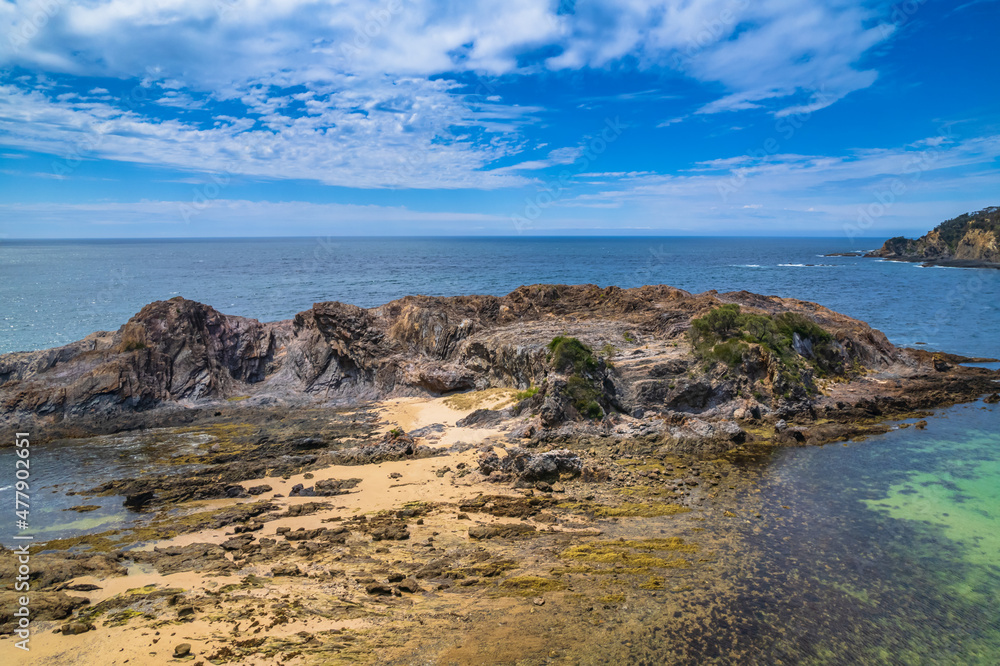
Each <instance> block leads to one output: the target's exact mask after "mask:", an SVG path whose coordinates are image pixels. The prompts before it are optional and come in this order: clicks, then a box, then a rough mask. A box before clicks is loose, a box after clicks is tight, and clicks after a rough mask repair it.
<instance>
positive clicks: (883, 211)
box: [556, 135, 1000, 235]
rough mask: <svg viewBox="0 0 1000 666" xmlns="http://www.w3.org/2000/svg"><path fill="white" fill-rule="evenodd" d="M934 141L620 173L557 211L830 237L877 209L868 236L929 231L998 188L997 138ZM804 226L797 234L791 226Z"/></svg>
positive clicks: (672, 224) (999, 140) (999, 147)
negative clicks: (667, 171) (622, 212)
mask: <svg viewBox="0 0 1000 666" xmlns="http://www.w3.org/2000/svg"><path fill="white" fill-rule="evenodd" d="M941 139H942V138H941V137H931V138H929V139H926V140H923V141H919V142H915V143H914V145H911V146H904V147H900V148H893V149H879V150H864V151H854V152H853V153H852V154H849V155H848V156H845V157H823V156H814V155H792V154H778V155H772V156H770V157H768V158H766V159H763V160H761V159H756V158H752V157H750V156H746V155H743V156H738V157H733V158H722V159H716V160H708V161H704V162H701V163H699V165H698V166H696V167H695V168H693V169H690V170H688V172H687V173H680V174H677V175H662V174H636V175H634V176H627V175H621V176H619V177H618V178H617V179H615V180H614V181H609V182H605V183H602V184H601V185H602V186H603V187H602V189H600V190H599V191H596V192H588V193H585V194H578V195H577V196H574V197H572V198H567V199H566V200H564V201H561V202H558V203H557V204H556V205H557V206H565V207H568V208H573V209H577V210H578V209H580V208H598V209H604V208H609V207H617V208H621V209H628V210H629V213H630V214H629V216H630V218H631V219H637V220H640V221H644V220H645V221H649V220H658V221H659V223H660V224H661V225H662V227H663V228H668V229H677V228H678V227H677V225H680V224H682V223H683V224H688V225H693V228H697V227H698V226H699V225H701V226H703V227H704V229H705V230H711V229H712V228H713V225H716V227H717V226H718V225H721V226H723V227H725V225H726V224H727V223H730V222H734V221H742V222H744V223H750V222H752V224H753V226H754V227H755V228H757V229H759V228H761V227H765V228H770V229H772V230H774V231H775V232H779V231H781V230H782V229H787V230H790V231H806V230H808V225H813V226H815V227H816V228H819V229H826V230H827V231H831V230H832V231H834V232H836V231H839V230H840V228H841V227H842V226H843V225H846V224H853V223H856V221H857V218H858V216H859V214H860V211H863V210H868V209H869V208H872V209H874V210H876V211H879V212H878V215H876V216H875V217H877V218H878V225H877V227H875V228H870V229H869V230H870V232H871V233H869V234H868V235H879V233H880V232H883V231H885V230H886V229H890V230H902V229H914V228H919V227H920V226H921V225H930V226H933V225H934V224H937V223H938V222H940V221H941V220H942V219H946V218H947V217H951V216H954V215H956V214H958V213H961V212H964V211H965V210H974V209H975V208H976V206H977V205H978V206H979V207H983V206H986V205H995V203H992V204H991V203H990V202H989V201H981V198H982V192H988V191H998V190H1000V172H998V171H997V170H996V168H995V164H996V161H997V159H1000V135H994V136H985V137H978V138H974V139H966V140H961V141H959V140H954V139H947V138H946V139H944V140H943V141H942V140H941ZM955 201H958V202H960V203H958V204H955V203H954V202H955ZM980 204H981V205H980ZM956 208H957V209H958V210H956ZM806 213H809V216H808V217H807V218H804V217H802V216H803V215H805V214H806ZM751 216H752V217H751ZM806 220H808V225H807V226H806V227H796V226H795V225H796V224H806ZM781 225H786V226H785V227H782V226H781ZM928 228H929V227H928Z"/></svg>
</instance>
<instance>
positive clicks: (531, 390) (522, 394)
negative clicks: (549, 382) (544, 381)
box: [514, 386, 538, 402]
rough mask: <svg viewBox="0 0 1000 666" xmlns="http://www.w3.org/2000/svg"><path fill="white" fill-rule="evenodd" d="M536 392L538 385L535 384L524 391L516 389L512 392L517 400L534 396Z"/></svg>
mask: <svg viewBox="0 0 1000 666" xmlns="http://www.w3.org/2000/svg"><path fill="white" fill-rule="evenodd" d="M537 393H538V387H537V386H532V387H531V388H529V389H528V390H526V391H518V392H517V393H515V394H514V399H515V400H517V401H518V402H520V401H522V400H527V399H528V398H533V397H535V395H536V394H537Z"/></svg>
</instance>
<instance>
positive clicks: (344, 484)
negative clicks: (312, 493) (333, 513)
mask: <svg viewBox="0 0 1000 666" xmlns="http://www.w3.org/2000/svg"><path fill="white" fill-rule="evenodd" d="M359 483H361V479H357V478H354V479H321V480H319V481H317V482H316V486H315V489H316V494H317V495H319V496H321V497H332V496H334V495H344V494H346V493H347V491H348V490H350V489H351V488H356V487H357V485H358V484H359Z"/></svg>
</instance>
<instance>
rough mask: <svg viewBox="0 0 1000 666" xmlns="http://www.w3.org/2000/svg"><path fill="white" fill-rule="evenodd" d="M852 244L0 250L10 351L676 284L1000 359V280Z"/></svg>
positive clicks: (202, 245) (531, 241) (454, 243)
mask: <svg viewBox="0 0 1000 666" xmlns="http://www.w3.org/2000/svg"><path fill="white" fill-rule="evenodd" d="M881 242H882V241H881V239H854V240H853V241H851V240H849V239H847V238H845V237H840V238H808V239H801V238H797V239H792V238H278V239H225V240H156V241H144V240H138V241H137V240H127V241H0V304H2V305H0V353H6V352H11V351H23V350H31V349H44V348H47V347H54V346H58V345H63V344H66V343H69V342H72V341H74V340H78V339H80V338H82V337H84V336H85V335H87V334H89V333H92V332H93V331H97V330H114V329H117V328H118V327H119V326H121V325H122V324H124V323H125V322H126V321H128V319H129V318H130V317H131V316H132V315H134V314H135V313H136V312H138V311H139V310H140V309H141V308H142V306H144V305H146V304H147V303H150V302H152V301H155V300H162V299H168V298H172V297H174V296H184V297H185V298H190V299H193V300H197V301H201V302H203V303H207V304H209V305H212V306H214V307H215V308H216V309H218V310H219V311H221V312H224V313H226V314H236V315H243V316H247V317H254V318H256V319H260V320H261V321H273V320H279V319H288V318H290V317H292V316H294V315H295V314H296V313H297V312H301V311H302V310H306V309H308V308H310V307H311V306H312V304H313V303H316V302H320V301H330V300H336V301H342V302H345V303H352V304H355V305H360V306H363V307H370V306H374V305H381V304H383V303H386V302H388V301H391V300H393V299H396V298H401V297H403V296H407V295H410V294H428V295H436V296H451V295H458V294H494V295H502V294H506V293H508V292H510V291H512V290H513V289H516V288H517V287H519V286H521V285H523V284H534V283H561V284H579V283H593V284H598V285H600V286H608V285H618V286H620V287H635V286H640V285H643V284H669V285H671V286H674V287H678V288H680V289H685V290H687V291H691V292H702V291H707V290H710V289H716V290H718V291H731V290H740V289H746V290H748V291H754V292H758V293H762V294H775V295H779V296H785V297H794V298H801V299H805V300H810V301H815V302H817V303H820V304H822V305H825V306H827V307H829V308H832V309H834V310H838V311H840V312H843V313H845V314H848V315H851V316H853V317H857V318H859V319H862V320H864V321H867V322H869V323H870V324H872V325H873V326H875V327H876V328H878V329H880V330H882V331H883V332H884V333H885V334H886V335H888V336H889V339H890V340H892V341H893V342H894V343H896V344H899V345H907V346H911V345H916V344H918V343H924V344H925V345H926V346H927V348H932V349H941V350H946V351H950V352H954V353H961V354H967V355H977V356H994V357H996V356H1000V335H998V334H997V331H998V330H1000V299H998V295H1000V271H984V270H966V269H955V268H921V267H920V266H919V265H916V264H902V263H893V262H885V261H879V260H875V259H863V258H859V257H824V256H823V255H824V254H826V253H830V252H844V251H851V250H859V249H871V248H877V247H879V246H880V245H881Z"/></svg>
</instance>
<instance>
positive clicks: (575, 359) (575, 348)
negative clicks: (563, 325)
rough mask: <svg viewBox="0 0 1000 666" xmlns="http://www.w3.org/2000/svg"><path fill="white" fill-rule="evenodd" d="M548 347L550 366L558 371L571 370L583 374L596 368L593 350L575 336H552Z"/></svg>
mask: <svg viewBox="0 0 1000 666" xmlns="http://www.w3.org/2000/svg"><path fill="white" fill-rule="evenodd" d="M548 348H549V360H550V361H551V363H552V367H553V368H554V369H555V370H557V371H559V372H567V371H569V370H572V371H573V372H575V373H576V374H583V373H586V372H592V371H594V370H596V369H597V359H596V358H594V350H593V349H591V348H590V347H588V346H587V345H585V344H583V343H582V342H580V341H579V340H577V339H576V338H571V337H567V336H562V335H559V336H556V337H554V338H552V342H550V343H549V345H548Z"/></svg>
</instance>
